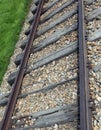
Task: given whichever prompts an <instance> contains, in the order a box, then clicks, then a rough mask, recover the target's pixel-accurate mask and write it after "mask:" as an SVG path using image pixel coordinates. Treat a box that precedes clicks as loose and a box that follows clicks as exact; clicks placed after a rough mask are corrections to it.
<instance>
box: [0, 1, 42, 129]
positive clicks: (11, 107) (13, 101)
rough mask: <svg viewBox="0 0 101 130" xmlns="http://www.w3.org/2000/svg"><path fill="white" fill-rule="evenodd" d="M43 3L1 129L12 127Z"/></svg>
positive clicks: (36, 17)
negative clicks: (12, 119) (12, 118)
mask: <svg viewBox="0 0 101 130" xmlns="http://www.w3.org/2000/svg"><path fill="white" fill-rule="evenodd" d="M43 4H44V0H40V1H39V4H38V7H37V12H36V15H35V19H34V21H33V24H32V30H31V33H30V36H29V41H28V44H27V45H26V48H25V51H24V55H23V59H22V61H21V64H20V67H19V71H18V74H17V77H16V80H15V82H14V85H13V88H12V91H11V95H10V98H9V101H8V104H7V107H6V110H5V113H4V116H3V120H2V122H1V126H0V130H9V128H10V123H11V117H12V115H13V111H14V108H15V105H16V102H17V97H18V95H19V91H20V87H21V83H22V79H23V76H24V72H25V67H26V64H27V61H28V58H29V55H30V48H31V46H32V44H33V40H34V38H35V34H36V30H37V26H38V23H39V19H40V15H41V12H42V8H43Z"/></svg>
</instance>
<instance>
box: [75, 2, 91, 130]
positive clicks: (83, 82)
mask: <svg viewBox="0 0 101 130" xmlns="http://www.w3.org/2000/svg"><path fill="white" fill-rule="evenodd" d="M78 10H79V11H78V32H79V34H78V38H79V87H80V91H79V92H80V101H79V103H80V130H92V124H91V120H92V119H91V111H90V108H89V77H88V68H87V48H86V42H85V19H84V1H83V0H79V6H78Z"/></svg>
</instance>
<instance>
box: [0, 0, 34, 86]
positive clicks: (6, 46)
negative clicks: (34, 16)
mask: <svg viewBox="0 0 101 130" xmlns="http://www.w3.org/2000/svg"><path fill="white" fill-rule="evenodd" d="M30 2H31V0H0V84H1V81H2V78H3V76H4V73H5V71H6V69H7V66H8V64H9V60H10V57H11V55H12V54H13V51H14V47H15V44H16V42H17V40H18V38H19V33H20V31H21V27H22V25H23V22H24V18H25V16H26V14H27V12H28V7H29V5H30Z"/></svg>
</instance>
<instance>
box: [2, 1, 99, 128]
mask: <svg viewBox="0 0 101 130" xmlns="http://www.w3.org/2000/svg"><path fill="white" fill-rule="evenodd" d="M100 6H101V5H100V2H99V1H94V0H89V1H83V0H79V1H74V0H71V1H69V0H68V1H67V0H49V1H44V0H39V1H38V0H35V1H34V3H33V4H32V7H31V17H30V18H29V19H28V20H27V23H28V29H27V30H26V31H25V32H24V33H25V34H24V35H25V37H24V40H23V42H21V44H20V46H19V47H20V48H21V49H22V50H21V54H18V55H16V57H15V60H14V62H15V63H14V64H15V65H16V67H15V72H13V73H11V74H10V76H9V78H8V83H9V84H10V86H12V90H11V91H9V93H7V94H5V95H3V96H1V97H0V105H1V106H2V107H1V109H2V110H3V111H4V110H5V108H6V110H5V114H4V115H3V117H2V120H1V130H8V129H10V130H29V129H35V130H37V129H38V128H39V129H41V130H50V129H53V130H58V129H59V130H62V129H66V130H67V129H68V130H70V129H71V130H72V129H73V130H77V129H80V130H92V129H94V130H95V128H96V124H97V123H95V122H96V120H97V121H99V122H100V116H98V117H96V116H95V113H96V108H97V111H98V110H99V113H100V110H101V109H100V103H99V102H100V99H99V100H98V99H97V98H98V95H97V96H95V97H94V96H93V95H94V94H93V93H94V92H95V85H97V87H98V88H99V86H100V84H101V82H100V75H99V73H98V71H99V70H100V69H101V67H100V65H101V63H100V60H101V59H100V56H101V55H100V53H99V52H100V50H101V48H100V45H101V44H100V38H101V35H100V32H101V30H100V22H101V20H100V15H101V11H100V10H101V7H100ZM89 7H90V8H89ZM32 14H33V15H32ZM40 15H41V16H40ZM93 23H94V26H96V27H95V28H94V27H93V26H92V25H93ZM96 43H97V44H96ZM92 44H93V45H92ZM95 46H97V49H94V48H95ZM93 49H94V52H93ZM95 52H96V54H94V53H95ZM93 56H95V57H96V56H97V57H96V58H98V61H97V62H99V63H98V64H96V63H94V61H96V60H95V59H96V58H94V59H93ZM92 59H93V60H92ZM94 76H95V77H96V76H97V77H96V78H95V77H94ZM98 76H99V77H98ZM99 92H100V89H99ZM96 97H97V98H96ZM99 98H100V96H99ZM97 100H98V101H99V102H98V103H96V102H95V101H97ZM95 107H96V108H95ZM95 118H97V119H95ZM97 125H98V129H100V128H101V127H100V123H99V124H97ZM96 129H97V128H96Z"/></svg>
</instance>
